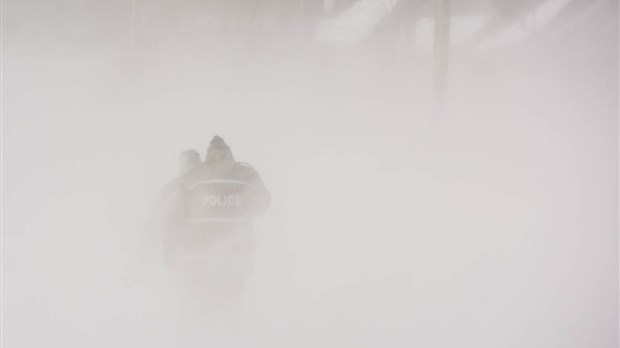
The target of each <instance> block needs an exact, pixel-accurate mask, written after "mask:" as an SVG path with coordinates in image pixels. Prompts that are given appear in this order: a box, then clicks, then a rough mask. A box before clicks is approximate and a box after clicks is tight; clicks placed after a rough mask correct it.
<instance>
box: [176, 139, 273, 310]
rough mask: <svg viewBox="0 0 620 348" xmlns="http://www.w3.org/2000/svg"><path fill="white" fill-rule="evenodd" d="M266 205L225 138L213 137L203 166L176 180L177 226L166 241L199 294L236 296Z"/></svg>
mask: <svg viewBox="0 0 620 348" xmlns="http://www.w3.org/2000/svg"><path fill="white" fill-rule="evenodd" d="M270 201H271V195H270V193H269V192H268V190H267V188H266V187H265V185H264V183H263V181H262V179H261V177H260V175H259V174H258V172H257V171H256V170H255V169H254V168H253V167H252V166H250V165H249V164H246V163H242V162H237V161H236V160H235V157H234V156H233V153H232V151H231V149H230V147H229V146H228V144H226V142H225V141H224V139H222V138H221V137H220V136H217V135H216V136H215V137H213V139H212V140H211V142H210V143H209V146H208V148H207V153H206V156H205V160H204V162H203V163H202V164H200V165H198V166H196V167H194V168H192V169H191V170H189V171H188V172H187V173H185V175H183V177H182V179H181V183H180V189H179V191H178V196H177V200H176V205H177V206H176V209H174V211H175V212H176V214H178V215H177V216H176V217H175V218H174V219H173V220H175V221H180V222H181V225H180V227H179V228H176V229H174V230H176V231H177V233H178V234H177V237H176V238H170V239H168V241H167V242H168V243H169V245H168V247H167V248H168V249H167V250H169V251H170V252H172V254H173V255H174V256H173V257H174V260H175V262H174V268H176V269H177V270H179V271H180V272H183V273H184V274H185V275H188V278H189V279H191V281H192V282H193V283H195V284H196V285H197V286H196V289H197V292H198V293H200V294H202V295H201V296H204V295H206V294H207V293H210V294H211V295H213V297H215V298H220V297H221V295H223V296H226V297H228V298H231V297H234V294H235V293H236V294H239V292H240V291H241V289H242V287H243V284H244V280H245V278H246V276H247V275H248V274H249V273H250V272H251V270H252V263H253V255H254V245H255V236H254V228H253V221H254V219H255V218H256V217H258V216H259V215H260V214H262V213H264V212H265V211H266V210H267V208H268V207H269V205H270ZM222 301H225V300H222Z"/></svg>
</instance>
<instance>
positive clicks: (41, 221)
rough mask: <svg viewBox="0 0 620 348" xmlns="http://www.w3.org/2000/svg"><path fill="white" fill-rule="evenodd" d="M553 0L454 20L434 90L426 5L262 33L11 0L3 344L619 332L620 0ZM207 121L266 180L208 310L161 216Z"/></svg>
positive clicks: (244, 342) (460, 342)
mask: <svg viewBox="0 0 620 348" xmlns="http://www.w3.org/2000/svg"><path fill="white" fill-rule="evenodd" d="M360 3H361V4H358V5H357V6H358V8H363V7H364V6H366V7H368V6H369V5H368V4H369V3H371V2H369V1H365V3H366V5H364V4H363V3H362V1H360ZM508 3H510V2H508ZM556 3H557V1H556ZM284 4H285V3H284V2H283V3H282V6H285V5H284ZM375 5H376V4H375ZM384 5H385V6H387V7H381V9H382V10H381V11H387V12H389V9H390V7H389V6H392V5H391V2H389V1H387V2H385V4H384ZM556 5H557V4H556ZM559 5H561V6H564V7H562V8H563V10H562V11H559V12H558V13H559V14H558V15H557V16H556V17H553V16H549V18H551V17H553V20H550V21H549V22H548V23H547V22H545V23H546V24H545V25H544V26H543V25H540V23H538V24H536V25H535V32H532V33H530V34H527V35H525V34H524V35H521V37H523V39H519V40H512V39H501V37H500V36H497V37H495V38H494V39H495V40H500V41H499V43H500V44H497V41H496V42H493V41H485V43H481V44H480V45H477V44H469V45H468V44H467V42H468V41H467V40H462V41H459V42H458V45H457V44H455V46H454V47H453V49H452V51H451V56H450V59H451V61H450V72H449V84H448V91H447V96H446V99H445V104H444V105H443V106H441V107H437V106H436V105H434V104H433V95H432V91H433V87H432V76H431V73H432V70H433V69H432V52H431V51H430V50H429V49H428V47H427V46H428V45H427V44H426V43H425V42H428V40H427V41H424V40H425V39H424V38H421V36H423V35H424V32H425V31H424V30H425V29H424V28H423V26H425V25H431V24H428V23H426V24H424V23H425V22H424V21H428V19H423V20H422V21H421V23H422V24H420V22H419V23H418V25H417V27H418V30H417V31H415V33H413V32H406V33H405V34H402V32H401V35H402V36H400V37H399V39H398V40H391V39H389V37H388V36H385V34H383V35H384V36H380V35H379V36H378V37H377V36H373V35H372V33H373V30H380V29H379V28H378V26H379V24H381V23H383V24H386V23H387V24H390V21H395V20H396V19H394V18H392V17H389V16H386V17H385V18H383V17H381V15H376V13H375V15H376V16H378V17H377V18H376V19H372V18H370V17H372V14H369V15H368V16H369V17H365V18H370V19H368V23H371V24H372V23H375V22H376V23H379V24H377V28H375V27H374V25H375V24H372V25H370V26H369V27H368V28H366V29H364V28H361V29H360V27H356V25H362V26H363V25H364V24H359V22H355V23H358V24H355V23H354V25H352V26H348V28H353V29H346V28H347V25H348V24H346V21H344V23H345V24H342V25H343V27H344V28H345V29H342V27H341V31H339V32H338V33H332V34H330V33H329V30H330V29H329V23H334V22H336V21H338V20H341V21H342V18H345V17H338V16H331V17H329V20H328V19H327V17H325V18H323V19H321V21H318V22H317V23H318V24H317V25H316V26H313V25H308V26H307V27H303V28H301V29H299V28H298V29H296V30H290V32H287V34H278V35H276V34H273V35H272V36H269V35H267V36H268V39H264V40H261V39H259V38H257V36H256V35H255V34H253V32H252V30H248V31H245V32H244V31H241V33H237V34H236V35H233V36H231V37H221V36H217V35H207V34H206V33H207V32H208V30H209V29H208V25H206V24H204V23H205V19H204V18H211V20H212V19H213V18H212V16H211V17H209V16H208V15H205V14H204V13H201V12H199V11H194V10H192V6H195V4H194V3H192V2H190V1H184V2H178V3H176V4H172V2H171V3H170V4H167V3H164V2H141V1H138V2H136V8H135V10H134V15H135V16H134V19H133V21H132V19H131V13H132V6H131V2H130V1H127V2H123V1H110V2H103V1H70V0H56V1H45V2H43V1H41V2H36V1H17V0H8V1H7V0H5V1H3V3H2V7H3V8H2V23H3V24H2V36H3V37H2V38H3V40H2V69H3V71H2V72H3V74H2V87H3V88H2V345H3V347H7V348H14V347H41V346H63V347H110V346H118V347H142V346H146V347H171V346H182V347H206V346H209V347H220V346H222V347H346V346H351V347H540V348H547V347H563V348H578V347H579V348H580V347H584V348H585V347H588V348H591V347H596V348H613V347H617V345H618V6H617V2H615V1H611V0H609V1H607V0H601V1H577V0H575V1H573V2H572V3H570V4H559ZM559 5H558V6H559ZM149 6H150V7H149ZM373 6H374V5H373ZM370 7H372V6H370ZM171 8H172V9H171ZM179 8H181V9H184V10H178V9H179ZM242 8H243V7H242ZM174 9H177V10H174ZM545 13H547V12H545ZM345 15H347V12H346V11H345V12H342V15H341V16H345ZM472 16H473V15H472ZM380 17H381V18H380ZM161 18H172V19H166V20H163V22H162V19H161ZM339 18H340V19H339ZM476 18H478V17H475V16H473V17H471V18H465V19H464V21H463V18H461V23H470V24H468V25H465V26H464V27H463V29H456V28H457V26H454V27H453V28H452V31H453V36H455V37H457V38H458V37H459V33H460V30H463V32H462V34H463V35H465V31H471V30H472V28H473V26H475V25H477V24H476V23H478V22H479V20H478V19H476ZM523 18H528V17H527V16H524V17H523ZM545 18H546V17H545ZM158 21H159V22H158ZM329 21H331V22H329ZM526 22H527V20H526ZM326 23H327V24H326ZM471 23H473V24H471ZM515 23H519V22H508V21H506V25H505V30H504V31H501V32H508V33H510V30H513V29H514V28H518V26H515V25H516V24H515ZM326 26H327V29H326ZM402 28H405V29H402V30H405V31H406V28H407V26H406V25H405V26H403V27H402ZM420 28H422V29H420ZM342 30H345V31H346V30H354V31H355V32H354V33H353V34H351V33H349V34H347V33H344V34H343V32H342ZM356 30H357V31H356ZM360 32H368V34H367V35H366V34H364V35H358V34H359V33H360ZM338 35H340V36H338ZM502 35H504V34H502ZM509 36H510V35H509ZM511 37H514V35H513V36H511ZM342 38H354V40H353V39H351V40H349V39H346V40H345V39H342ZM502 40H504V41H502ZM511 40H512V41H511ZM485 45H486V46H485ZM215 134H219V135H221V136H222V137H224V138H225V139H226V141H227V142H228V143H229V144H230V146H231V148H232V150H233V152H234V153H235V156H236V158H237V160H239V161H244V162H249V163H251V164H253V165H254V166H255V167H256V169H257V170H258V171H259V172H260V173H261V176H262V177H263V180H264V181H265V184H266V185H267V187H268V188H269V190H270V191H271V194H272V196H273V200H272V206H271V208H270V210H269V211H268V212H267V213H266V214H265V215H264V216H263V217H261V218H260V219H258V220H257V221H256V234H257V250H256V257H255V260H254V272H253V274H252V276H251V278H250V279H248V282H247V287H246V289H245V292H244V295H243V298H242V299H240V300H239V301H238V303H237V304H236V305H235V306H234V307H233V308H229V309H228V310H220V311H207V313H205V312H204V311H202V310H197V308H201V303H200V302H201V301H200V299H197V298H196V297H192V296H190V295H188V293H187V291H185V290H184V288H183V287H182V285H181V284H179V280H178V278H175V276H174V275H173V274H171V273H170V272H168V271H166V270H165V268H164V266H163V264H162V261H161V258H160V255H159V254H158V253H157V252H156V250H155V249H154V248H152V246H150V245H149V243H148V232H147V231H146V230H145V224H146V220H147V218H148V215H149V212H150V210H151V207H152V206H153V204H154V203H155V200H156V197H157V195H158V193H159V190H160V189H161V187H162V186H163V185H164V184H165V183H166V182H167V181H168V180H169V179H171V178H172V177H174V175H175V174H176V172H177V168H176V161H177V155H178V153H179V152H181V151H183V150H185V149H187V148H195V149H197V150H198V151H200V152H201V154H202V155H204V152H205V149H206V146H207V145H208V141H209V140H210V139H211V137H212V136H213V135H215Z"/></svg>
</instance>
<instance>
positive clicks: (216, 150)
mask: <svg viewBox="0 0 620 348" xmlns="http://www.w3.org/2000/svg"><path fill="white" fill-rule="evenodd" d="M215 162H218V163H236V161H235V158H234V157H233V154H232V151H231V150H230V147H229V146H228V144H226V142H225V141H224V139H222V138H221V137H220V136H218V135H216V136H214V137H213V139H212V140H211V142H210V143H209V147H208V148H207V156H206V158H205V163H215Z"/></svg>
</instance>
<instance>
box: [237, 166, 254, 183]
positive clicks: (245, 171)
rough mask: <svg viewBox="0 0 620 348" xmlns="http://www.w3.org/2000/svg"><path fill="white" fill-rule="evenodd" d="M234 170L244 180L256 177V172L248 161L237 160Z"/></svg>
mask: <svg viewBox="0 0 620 348" xmlns="http://www.w3.org/2000/svg"><path fill="white" fill-rule="evenodd" d="M235 171H236V172H237V174H238V175H240V176H241V177H243V178H245V179H246V180H253V179H255V178H256V177H258V172H257V171H256V169H254V167H253V166H252V165H250V164H249V163H245V162H237V164H236V165H235Z"/></svg>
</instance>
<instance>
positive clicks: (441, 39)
mask: <svg viewBox="0 0 620 348" xmlns="http://www.w3.org/2000/svg"><path fill="white" fill-rule="evenodd" d="M449 49H450V0H435V37H434V62H433V72H434V76H433V77H434V92H435V102H436V103H438V104H441V103H443V100H444V98H445V95H446V86H447V80H448V56H449V52H448V51H449Z"/></svg>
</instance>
